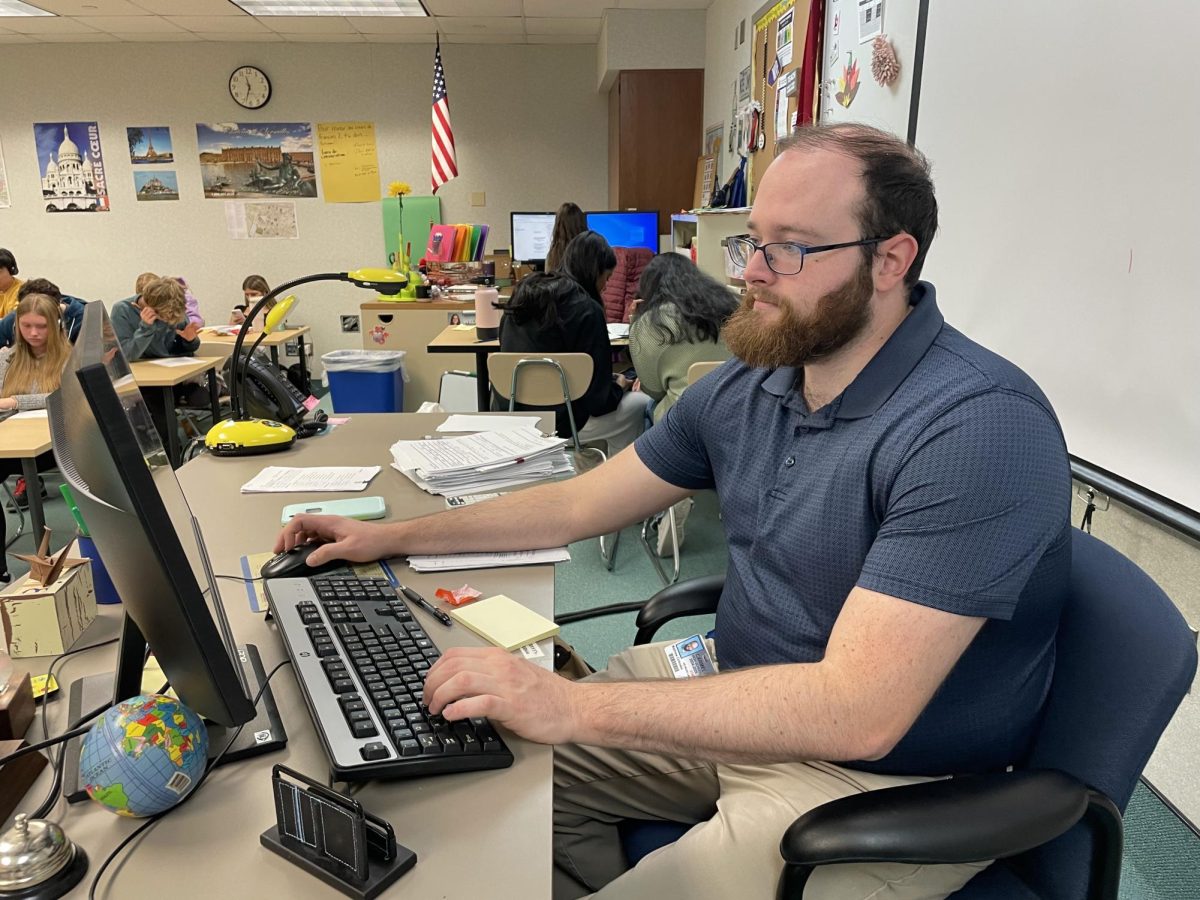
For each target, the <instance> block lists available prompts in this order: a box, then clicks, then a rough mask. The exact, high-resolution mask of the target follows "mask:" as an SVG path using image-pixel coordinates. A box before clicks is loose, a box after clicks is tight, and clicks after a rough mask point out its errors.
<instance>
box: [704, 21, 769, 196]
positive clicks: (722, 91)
mask: <svg viewBox="0 0 1200 900" xmlns="http://www.w3.org/2000/svg"><path fill="white" fill-rule="evenodd" d="M760 6H762V0H715V2H714V3H713V4H712V6H710V7H709V8H708V12H707V15H706V18H705V23H706V24H705V32H706V33H705V59H706V60H707V66H706V68H705V71H704V127H705V128H706V129H707V128H708V127H709V126H710V125H716V124H717V123H719V122H723V123H724V124H725V138H724V141H723V142H722V144H721V146H722V151H721V152H722V156H723V158H722V159H721V164H720V166H718V170H719V171H720V173H721V178H722V180H727V179H728V178H729V176H730V174H732V172H733V170H734V167H735V166H736V165H737V161H738V159H737V154H736V153H732V152H730V150H729V129H730V128H731V127H732V126H733V124H734V123H733V121H732V120H731V119H730V113H731V111H732V105H733V98H732V96H731V95H732V91H733V86H734V85H735V84H736V83H737V78H738V73H739V72H741V71H742V69H744V68H746V66H748V65H750V57H751V52H752V47H753V46H754V13H755V12H756V11H757V10H758V8H759V7H760ZM742 19H745V20H746V40H745V42H744V43H743V44H742V45H741V46H740V47H739V48H737V49H736V50H735V49H734V48H733V29H734V28H735V27H736V26H737V24H738V23H739V22H740V21H741V20H742Z"/></svg>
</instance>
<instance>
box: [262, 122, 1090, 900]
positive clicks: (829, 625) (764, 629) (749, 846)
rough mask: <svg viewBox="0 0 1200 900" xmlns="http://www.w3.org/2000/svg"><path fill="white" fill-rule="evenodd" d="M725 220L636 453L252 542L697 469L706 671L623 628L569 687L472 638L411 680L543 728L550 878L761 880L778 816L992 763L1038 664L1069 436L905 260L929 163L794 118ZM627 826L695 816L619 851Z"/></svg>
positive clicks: (514, 541)
mask: <svg viewBox="0 0 1200 900" xmlns="http://www.w3.org/2000/svg"><path fill="white" fill-rule="evenodd" d="M748 227H749V229H750V233H749V234H747V235H744V236H741V237H738V238H732V239H730V240H729V241H728V245H729V252H730V254H731V256H732V258H733V261H734V262H736V263H738V264H740V265H743V266H744V267H745V280H746V284H747V293H746V298H745V303H744V304H743V306H742V308H741V309H740V310H739V311H738V312H737V313H736V314H735V316H734V317H733V318H732V319H731V320H730V322H729V323H728V325H727V326H726V329H725V333H724V334H725V340H726V343H727V344H728V346H729V348H730V349H731V350H732V351H733V352H734V353H735V354H736V356H737V358H736V359H734V360H731V361H730V362H729V363H727V364H725V365H724V366H723V367H722V368H721V369H719V370H718V371H717V372H715V373H713V374H712V375H709V376H707V377H705V378H704V379H703V380H702V381H699V382H697V383H696V384H695V385H693V386H692V387H690V388H689V389H688V390H687V391H686V392H685V393H684V395H683V397H682V398H681V399H680V401H679V402H678V403H677V404H676V405H675V406H674V407H673V408H672V409H671V411H670V412H669V413H668V415H667V416H666V417H665V418H664V420H663V421H662V422H661V423H659V424H658V425H655V426H654V427H653V428H652V429H650V430H649V431H647V432H646V433H645V434H644V435H643V436H642V437H641V438H639V439H638V441H637V443H636V444H635V445H634V446H633V447H632V448H630V449H628V450H626V451H624V452H623V453H621V454H619V455H617V456H616V457H615V458H614V459H612V460H610V461H609V462H608V463H607V464H606V465H604V466H602V467H600V468H598V469H596V470H593V471H591V472H589V473H587V474H585V475H583V476H581V477H579V478H575V479H572V480H570V481H567V482H562V483H557V484H552V485H548V486H545V487H540V488H536V489H532V490H529V491H522V492H518V493H514V494H510V495H509V496H507V497H504V498H501V499H498V500H495V501H492V502H490V503H486V504H477V505H475V506H471V507H468V508H466V509H462V510H458V511H451V512H447V513H442V514H440V515H438V516H434V517H429V518H425V519H420V520H415V521H410V522H402V523H395V524H387V525H370V524H367V523H361V522H353V521H349V520H342V519H335V518H328V517H310V516H301V517H298V518H297V519H294V520H293V521H292V523H291V524H290V525H289V526H287V528H286V529H285V530H284V532H283V533H282V535H281V537H280V539H279V542H278V545H277V546H276V550H277V551H278V550H282V549H287V548H290V547H292V546H294V545H295V544H297V543H299V542H302V541H305V540H309V539H319V540H322V541H328V542H330V543H329V544H328V545H327V546H325V547H323V548H321V549H320V550H318V551H316V552H314V553H313V555H312V556H311V557H310V562H311V563H313V564H318V563H320V562H323V561H324V560H326V559H330V558H341V559H348V560H374V559H378V558H382V557H387V556H391V555H395V554H400V553H448V552H455V551H463V550H515V549H526V548H535V547H551V546H558V545H560V544H562V543H564V542H565V541H574V540H580V539H583V538H584V537H588V536H592V535H598V534H605V533H610V532H612V531H614V530H617V529H619V528H621V527H624V526H626V525H629V524H631V523H633V522H636V521H639V520H641V519H643V518H645V517H646V516H648V515H650V514H651V513H653V512H654V511H656V510H660V509H665V508H667V507H668V506H670V505H672V504H673V503H676V502H678V501H679V500H681V499H682V498H683V497H685V496H687V495H688V494H689V493H692V492H694V491H697V490H703V489H715V490H716V492H717V494H718V496H719V499H720V504H721V511H722V517H723V520H724V525H725V531H726V535H727V539H728V542H729V568H728V572H727V574H726V580H725V589H724V593H723V595H722V597H721V601H720V606H719V608H718V612H717V622H716V631H715V635H716V637H715V641H713V642H709V644H710V646H709V648H708V649H709V651H710V653H711V654H712V656H713V657H714V663H715V665H716V667H717V668H718V669H719V671H718V673H717V674H713V675H709V676H707V677H698V678H683V679H677V678H673V677H672V672H671V669H670V668H669V666H668V661H667V657H666V655H665V653H664V649H663V647H662V646H661V645H648V646H641V647H636V648H631V649H629V650H626V651H624V652H622V653H620V654H618V655H617V656H614V657H613V658H612V659H611V660H610V661H609V665H608V668H607V669H606V670H605V671H603V672H600V673H597V674H596V675H594V676H592V677H590V678H586V679H583V680H580V681H569V680H567V679H565V678H561V677H558V676H556V675H554V674H553V673H550V672H547V671H545V670H543V669H540V668H538V667H536V666H534V665H532V664H530V663H528V662H526V661H524V660H522V659H519V658H515V657H514V656H512V655H510V654H508V653H505V652H504V651H503V650H500V649H496V648H489V649H466V648H460V649H451V650H448V651H447V652H446V653H445V654H444V655H443V656H442V658H441V659H440V660H439V661H438V662H437V663H436V664H435V665H434V666H433V667H432V669H431V670H430V672H429V673H428V676H427V678H426V681H425V693H424V701H425V703H426V704H427V705H428V706H429V708H430V710H431V711H432V712H434V713H440V714H441V715H443V716H444V717H446V718H447V719H460V718H463V717H467V716H490V717H491V718H492V719H493V720H495V721H498V722H499V723H501V724H502V725H504V726H505V727H507V728H510V729H512V730H513V731H515V732H517V733H518V734H520V735H523V736H525V737H527V738H530V739H532V740H536V741H541V742H544V743H549V744H554V745H555V748H556V749H555V838H556V840H555V863H556V868H555V896H556V897H574V896H580V895H581V894H586V893H589V892H595V896H597V897H602V898H616V897H622V898H645V897H683V896H686V897H691V898H696V897H705V898H710V897H711V898H729V897H773V896H774V892H775V883H776V880H777V878H778V875H779V872H780V870H781V868H782V865H783V862H782V859H781V858H780V855H779V851H778V847H779V841H780V837H781V836H782V834H783V832H784V830H785V829H786V828H787V826H788V825H789V824H790V823H791V822H792V821H793V820H794V819H795V818H796V817H797V816H799V815H801V814H802V813H804V812H806V811H807V810H809V809H812V808H813V807H815V806H818V805H820V804H822V803H825V802H827V801H828V800H831V799H833V798H836V797H841V796H845V795H848V794H853V793H857V792H861V791H869V790H876V789H879V788H884V787H889V786H894V785H901V784H910V783H914V782H918V781H922V780H926V779H931V778H937V777H940V776H945V775H949V774H965V773H970V772H987V771H997V770H1003V769H1004V768H1005V767H1006V766H1008V765H1009V764H1010V763H1012V762H1013V761H1014V760H1017V759H1019V758H1020V757H1021V756H1022V754H1023V752H1024V750H1025V749H1026V747H1027V745H1028V742H1029V740H1030V737H1031V734H1032V732H1033V729H1034V725H1035V723H1036V722H1037V719H1038V715H1039V712H1040V710H1041V707H1042V704H1043V702H1044V699H1045V696H1046V691H1047V688H1048V685H1049V683H1050V679H1051V675H1052V673H1053V669H1054V638H1055V632H1056V629H1057V627H1058V620H1059V614H1060V610H1061V607H1062V603H1063V599H1064V597H1065V595H1066V582H1067V574H1068V569H1069V566H1070V539H1069V526H1068V515H1069V508H1070V471H1069V463H1068V458H1067V452H1066V448H1065V446H1064V441H1063V436H1062V432H1061V429H1060V428H1059V425H1058V422H1057V420H1056V418H1055V415H1054V412H1053V410H1052V409H1051V407H1050V404H1049V402H1048V401H1047V400H1046V398H1045V397H1044V396H1043V395H1042V393H1041V391H1040V390H1039V389H1038V387H1037V386H1036V385H1035V384H1034V383H1033V382H1032V381H1031V380H1030V379H1029V378H1028V376H1026V375H1025V374H1024V373H1023V372H1021V371H1020V370H1019V369H1017V368H1016V367H1015V366H1013V365H1012V364H1011V363H1009V362H1007V361H1005V360H1004V359H1001V358H1000V357H998V356H996V355H995V354H993V353H991V352H989V351H988V350H985V349H984V348H982V347H980V346H979V345H977V344H975V343H973V342H972V341H970V340H969V339H968V338H966V337H964V336H963V335H962V334H961V333H959V332H958V331H956V330H955V329H954V328H952V327H950V326H949V325H947V324H945V322H944V321H943V318H942V314H941V312H940V311H939V310H938V307H937V303H936V300H935V296H934V288H933V286H932V285H931V284H928V283H926V282H923V281H921V280H919V279H920V272H921V267H922V265H923V263H924V260H925V255H926V253H927V251H928V249H929V245H930V242H931V241H932V240H933V236H934V233H935V231H936V230H937V202H936V200H935V198H934V191H933V184H932V180H931V178H930V175H929V168H928V164H927V163H926V161H925V159H924V158H923V157H922V156H921V155H920V154H919V153H918V152H917V151H916V150H915V149H913V148H912V147H910V146H908V145H906V144H905V143H903V142H902V141H900V140H899V139H897V138H895V137H893V136H891V135H888V134H886V133H883V132H880V131H877V130H874V129H871V128H867V127H865V126H861V125H851V124H843V125H835V126H832V127H824V128H814V129H809V130H805V131H801V132H799V133H797V134H796V135H793V136H792V137H789V138H788V139H786V140H784V141H782V142H781V143H780V151H779V153H778V155H777V157H776V159H775V161H774V162H773V163H772V164H771V166H770V168H769V169H768V170H767V171H766V173H765V174H764V175H763V178H762V181H761V184H760V185H759V190H758V194H757V196H756V198H755V202H754V209H753V212H752V214H751V216H750V220H749V224H748ZM981 239H982V237H981ZM997 299H999V298H997ZM513 522H520V523H521V527H520V528H513V527H512V523H513ZM624 818H636V819H663V820H669V821H675V822H684V823H688V824H691V825H692V826H693V827H692V828H691V829H690V830H689V831H688V832H687V833H686V834H685V835H684V836H683V837H682V838H681V839H680V840H678V841H677V842H675V843H674V844H672V845H670V846H668V847H665V848H662V849H660V850H658V851H656V852H654V853H652V854H650V855H649V856H647V857H645V858H644V859H643V860H642V861H641V862H640V863H639V864H638V865H637V866H635V867H634V868H631V869H630V868H628V866H627V863H626V861H625V859H624V856H623V855H622V851H621V847H620V841H619V837H618V834H617V827H616V823H617V822H618V821H619V820H621V819H624ZM985 865H986V864H972V865H956V866H942V865H926V866H911V865H891V864H872V865H840V866H828V867H824V868H822V869H819V870H818V871H817V873H816V874H815V875H814V876H813V877H812V879H811V880H810V881H809V884H808V888H807V891H806V893H805V896H806V897H810V898H812V897H818V898H826V897H827V898H837V900H846V898H873V900H880V898H884V897H887V898H906V900H908V898H917V897H920V898H940V897H946V896H948V895H949V894H952V893H954V891H956V890H957V889H958V888H959V887H961V886H962V885H963V884H964V883H966V882H967V881H968V880H969V879H970V878H971V877H972V876H973V875H974V874H976V873H977V872H978V871H980V870H981V869H982V868H983V867H984V866H985Z"/></svg>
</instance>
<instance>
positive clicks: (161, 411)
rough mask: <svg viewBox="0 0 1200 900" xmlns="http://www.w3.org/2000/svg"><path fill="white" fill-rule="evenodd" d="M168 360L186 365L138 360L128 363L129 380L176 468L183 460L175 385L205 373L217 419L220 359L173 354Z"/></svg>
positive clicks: (219, 412) (210, 400) (216, 420)
mask: <svg viewBox="0 0 1200 900" xmlns="http://www.w3.org/2000/svg"><path fill="white" fill-rule="evenodd" d="M171 359H172V360H175V359H179V360H187V362H188V364H187V365H176V364H175V363H174V362H172V363H169V364H166V365H163V364H162V363H160V362H159V361H158V360H155V359H139V360H138V361H137V362H132V363H130V364H129V371H130V372H131V373H133V380H134V381H136V382H137V386H138V387H139V388H141V389H142V393H143V394H144V395H145V396H146V401H147V403H148V404H149V406H150V412H151V415H152V416H153V418H154V424H155V426H156V427H157V428H158V433H159V434H160V435H161V436H162V439H163V443H164V444H165V445H166V448H167V457H168V459H170V460H171V465H172V466H173V467H175V468H179V466H180V464H181V463H182V461H183V459H182V457H183V448H182V447H180V446H179V429H178V428H177V427H176V425H175V385H177V384H183V383H184V382H185V381H189V380H191V379H192V378H195V377H196V376H197V375H200V374H201V373H204V372H207V373H208V400H209V403H210V404H211V406H212V415H213V421H214V422H218V421H220V419H221V403H220V396H219V392H218V390H217V366H218V365H220V363H221V360H220V359H219V358H217V357H212V356H196V357H186V356H175V357H171Z"/></svg>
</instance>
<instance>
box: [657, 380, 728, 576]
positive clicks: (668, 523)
mask: <svg viewBox="0 0 1200 900" xmlns="http://www.w3.org/2000/svg"><path fill="white" fill-rule="evenodd" d="M722 365H724V362H723V361H713V362H697V363H692V364H691V365H690V366H688V371H687V380H688V385H689V386H690V385H693V384H695V383H696V382H697V381H698V380H699V379H701V378H703V377H704V376H705V375H707V374H708V373H709V372H712V371H713V370H714V369H718V368H720V367H721V366H722ZM656 519H657V520H658V527H659V528H669V529H670V534H671V560H672V563H673V568H672V572H671V575H670V576H668V575H667V572H666V570H665V569H664V568H663V564H662V561H661V560H660V559H659V557H658V553H657V552H656V548H655V546H654V543H653V542H652V540H651V530H652V528H653V524H654V521H655V520H656ZM641 541H642V549H643V550H645V551H646V555H647V556H649V557H650V562H652V563H653V564H654V570H655V571H656V572H657V573H658V577H659V579H660V580H661V581H662V583H663V586H664V587H668V586H670V585H672V584H675V582H677V581H678V580H679V564H680V560H679V551H680V544H679V525H678V523H677V522H676V521H675V508H674V507H671V508H670V509H668V510H667V511H666V512H664V513H661V514H659V515H656V516H651V517H650V518H649V519H647V520H646V521H645V522H643V523H642V533H641Z"/></svg>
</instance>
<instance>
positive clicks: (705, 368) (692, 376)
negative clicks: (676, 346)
mask: <svg viewBox="0 0 1200 900" xmlns="http://www.w3.org/2000/svg"><path fill="white" fill-rule="evenodd" d="M723 365H725V363H724V362H723V361H718V360H712V361H710V362H694V363H692V364H691V365H690V366H688V371H687V380H688V384H689V385H692V384H695V383H696V382H697V381H699V380H700V379H701V378H703V377H704V376H705V375H707V374H708V373H709V372H713V371H715V370H717V369H719V368H721V366H723Z"/></svg>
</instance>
